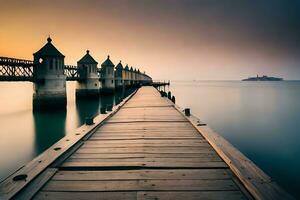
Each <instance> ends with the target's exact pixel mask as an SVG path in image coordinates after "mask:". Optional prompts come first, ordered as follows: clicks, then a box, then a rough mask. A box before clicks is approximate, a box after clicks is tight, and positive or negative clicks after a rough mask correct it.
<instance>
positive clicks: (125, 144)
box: [0, 86, 292, 200]
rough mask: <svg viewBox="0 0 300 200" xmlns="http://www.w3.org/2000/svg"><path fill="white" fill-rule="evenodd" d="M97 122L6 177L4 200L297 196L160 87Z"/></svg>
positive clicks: (142, 91)
mask: <svg viewBox="0 0 300 200" xmlns="http://www.w3.org/2000/svg"><path fill="white" fill-rule="evenodd" d="M94 122H95V123H94V124H93V125H84V126H82V127H80V128H79V129H78V130H77V131H76V132H74V133H73V134H69V135H67V136H66V137H65V138H63V139H61V140H60V141H59V142H58V143H56V144H54V145H53V146H52V147H50V148H49V149H48V150H47V151H46V152H44V153H43V154H41V155H40V156H38V157H37V158H35V159H34V160H33V161H31V162H30V163H29V164H27V165H26V166H24V167H22V168H21V169H20V170H18V171H17V172H16V173H14V174H12V175H11V176H10V177H8V178H7V179H6V180H4V181H3V182H2V183H1V185H0V189H1V193H0V199H10V198H14V199H55V200H56V199H64V200H66V199H88V200H91V199H139V200H142V199H149V200H150V199H151V200H154V199H174V200H176V199H178V200H179V199H186V200H188V199H292V197H291V196H290V195H289V194H287V193H286V192H285V191H283V190H282V189H281V188H280V187H279V186H278V185H277V184H276V183H275V182H274V181H273V180H272V179H271V178H270V177H268V176H267V175H266V174H265V173H264V172H263V171H262V170H260V169H259V168H258V167H257V166H256V165H255V164H253V163H252V162H251V161H250V160H249V159H247V158H246V157H245V156H244V155H243V154H242V153H241V152H239V151H238V150H237V149H235V148H234V147H233V146H232V145H231V144H229V143H228V142H227V141H226V140H225V139H224V138H222V137H221V136H219V135H218V134H217V133H215V132H213V131H212V130H211V129H209V128H208V127H207V126H206V125H204V124H202V123H201V122H200V121H199V120H198V119H196V118H195V117H193V116H190V117H187V116H185V115H184V114H183V113H182V110H181V109H180V108H179V107H177V106H176V105H174V104H173V103H172V102H171V101H169V100H168V99H167V98H162V97H161V96H160V93H159V92H158V91H157V90H156V89H155V88H154V87H151V86H147V87H142V88H141V89H139V90H138V91H137V92H136V93H135V94H133V95H132V96H130V97H128V98H127V99H125V100H124V101H123V102H122V103H121V104H119V105H118V106H115V107H114V108H113V111H112V112H110V113H108V114H104V115H99V116H97V117H96V118H95V119H94Z"/></svg>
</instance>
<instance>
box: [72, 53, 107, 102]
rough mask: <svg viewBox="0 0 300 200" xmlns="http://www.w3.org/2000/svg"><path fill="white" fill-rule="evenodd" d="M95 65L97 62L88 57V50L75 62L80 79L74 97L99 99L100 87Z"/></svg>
mask: <svg viewBox="0 0 300 200" xmlns="http://www.w3.org/2000/svg"><path fill="white" fill-rule="evenodd" d="M97 65H98V62H97V61H96V60H95V59H94V58H93V57H92V56H91V55H90V51H89V50H87V51H86V54H85V55H84V56H83V57H82V58H81V59H80V60H79V61H78V62H77V67H78V74H79V78H80V79H79V81H78V87H77V89H76V97H78V98H81V97H99V94H100V86H101V85H100V81H99V77H98V71H97V70H98V68H97Z"/></svg>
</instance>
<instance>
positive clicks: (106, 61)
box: [101, 55, 115, 67]
mask: <svg viewBox="0 0 300 200" xmlns="http://www.w3.org/2000/svg"><path fill="white" fill-rule="evenodd" d="M114 66H115V65H114V63H113V62H112V61H111V60H110V56H109V55H108V56H107V59H106V60H105V61H104V62H103V63H102V64H101V67H114Z"/></svg>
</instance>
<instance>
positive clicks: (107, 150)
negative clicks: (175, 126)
mask: <svg viewBox="0 0 300 200" xmlns="http://www.w3.org/2000/svg"><path fill="white" fill-rule="evenodd" d="M212 151H214V150H213V149H212V148H207V147H205V148H197V149H192V148H183V147H180V148H179V147H178V148H172V147H170V148H160V149H158V148H150V147H149V148H138V147H137V148H80V149H78V151H77V153H210V152H212Z"/></svg>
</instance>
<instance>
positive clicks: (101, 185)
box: [42, 179, 238, 192]
mask: <svg viewBox="0 0 300 200" xmlns="http://www.w3.org/2000/svg"><path fill="white" fill-rule="evenodd" d="M137 190H158V191H164V190H177V191H195V190H197V191H205V190H210V191H214V190H217V191H220V190H222V191H228V190H229V191H233V190H238V188H237V186H236V185H235V183H234V182H233V181H232V180H229V179H221V180H208V179H203V180H196V179H192V180H182V179H177V180H116V181H112V180H109V181H106V180H103V181H74V180H72V181H55V180H51V181H49V182H48V183H47V184H46V185H45V187H44V188H43V190H42V191H75V192H77V191H82V192H83V191H95V192H96V191H137Z"/></svg>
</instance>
